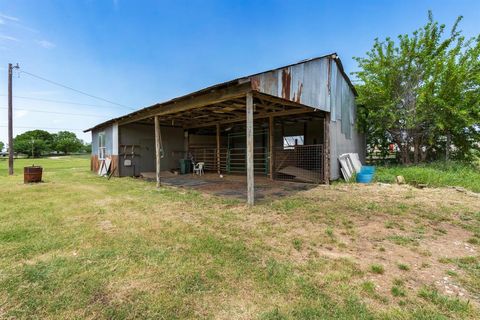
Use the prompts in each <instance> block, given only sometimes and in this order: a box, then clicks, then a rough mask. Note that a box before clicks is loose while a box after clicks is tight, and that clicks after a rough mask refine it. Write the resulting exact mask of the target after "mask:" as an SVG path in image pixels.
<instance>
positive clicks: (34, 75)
mask: <svg viewBox="0 0 480 320" xmlns="http://www.w3.org/2000/svg"><path fill="white" fill-rule="evenodd" d="M20 73H25V74H28V75H29V76H31V77H34V78H37V79H39V80H43V81H45V82H48V83H50V84H53V85H56V86H59V87H62V88H65V89H68V90H72V91H75V92H77V93H80V94H83V95H86V96H88V97H90V98H93V99H97V100H101V101H105V102H108V103H110V104H114V105H117V106H119V107H122V108H127V109H131V110H134V109H133V108H131V107H127V106H125V105H123V104H120V103H117V102H114V101H111V100H107V99H104V98H101V97H98V96H95V95H93V94H89V93H86V92H85V91H81V90H77V89H75V88H72V87H69V86H67V85H64V84H61V83H58V82H55V81H53V80H49V79H47V78H44V77H41V76H38V75H36V74H33V73H30V72H27V71H25V70H23V69H22V70H20Z"/></svg>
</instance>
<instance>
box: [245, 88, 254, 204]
mask: <svg viewBox="0 0 480 320" xmlns="http://www.w3.org/2000/svg"><path fill="white" fill-rule="evenodd" d="M246 100H247V101H246V112H247V203H248V204H249V205H253V204H254V202H255V181H254V167H253V166H254V164H253V146H254V142H253V95H252V93H251V92H248V93H247V99H246Z"/></svg>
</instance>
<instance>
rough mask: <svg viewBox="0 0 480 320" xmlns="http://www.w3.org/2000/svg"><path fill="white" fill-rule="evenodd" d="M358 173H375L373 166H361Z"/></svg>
mask: <svg viewBox="0 0 480 320" xmlns="http://www.w3.org/2000/svg"><path fill="white" fill-rule="evenodd" d="M360 173H369V174H374V173H375V166H362V169H361V170H360Z"/></svg>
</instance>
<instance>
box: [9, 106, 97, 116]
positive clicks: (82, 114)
mask: <svg viewBox="0 0 480 320" xmlns="http://www.w3.org/2000/svg"><path fill="white" fill-rule="evenodd" d="M0 109H8V108H7V107H0ZM15 110H20V111H31V112H39V113H53V114H65V115H69V116H82V117H97V118H103V117H104V116H100V115H98V114H86V113H69V112H57V111H44V110H35V109H24V108H22V107H20V108H15Z"/></svg>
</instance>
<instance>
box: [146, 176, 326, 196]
mask: <svg viewBox="0 0 480 320" xmlns="http://www.w3.org/2000/svg"><path fill="white" fill-rule="evenodd" d="M142 176H143V179H145V180H148V181H155V173H151V172H147V173H142ZM160 180H161V183H162V184H164V185H168V186H175V187H185V188H191V189H194V190H197V191H200V192H205V193H209V194H213V195H216V196H220V197H227V198H234V199H241V200H246V199H247V178H246V177H245V176H242V175H233V174H223V177H220V176H219V175H218V174H217V173H206V174H204V175H202V176H198V175H193V174H184V175H175V174H172V173H171V172H161V174H160ZM316 186H317V185H315V184H311V183H302V182H290V181H277V180H274V181H272V180H270V179H269V178H268V177H265V176H255V199H256V200H263V199H265V200H267V199H268V200H274V199H279V198H282V197H285V196H289V195H293V194H295V193H297V192H299V191H303V190H309V189H312V188H315V187H316Z"/></svg>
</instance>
